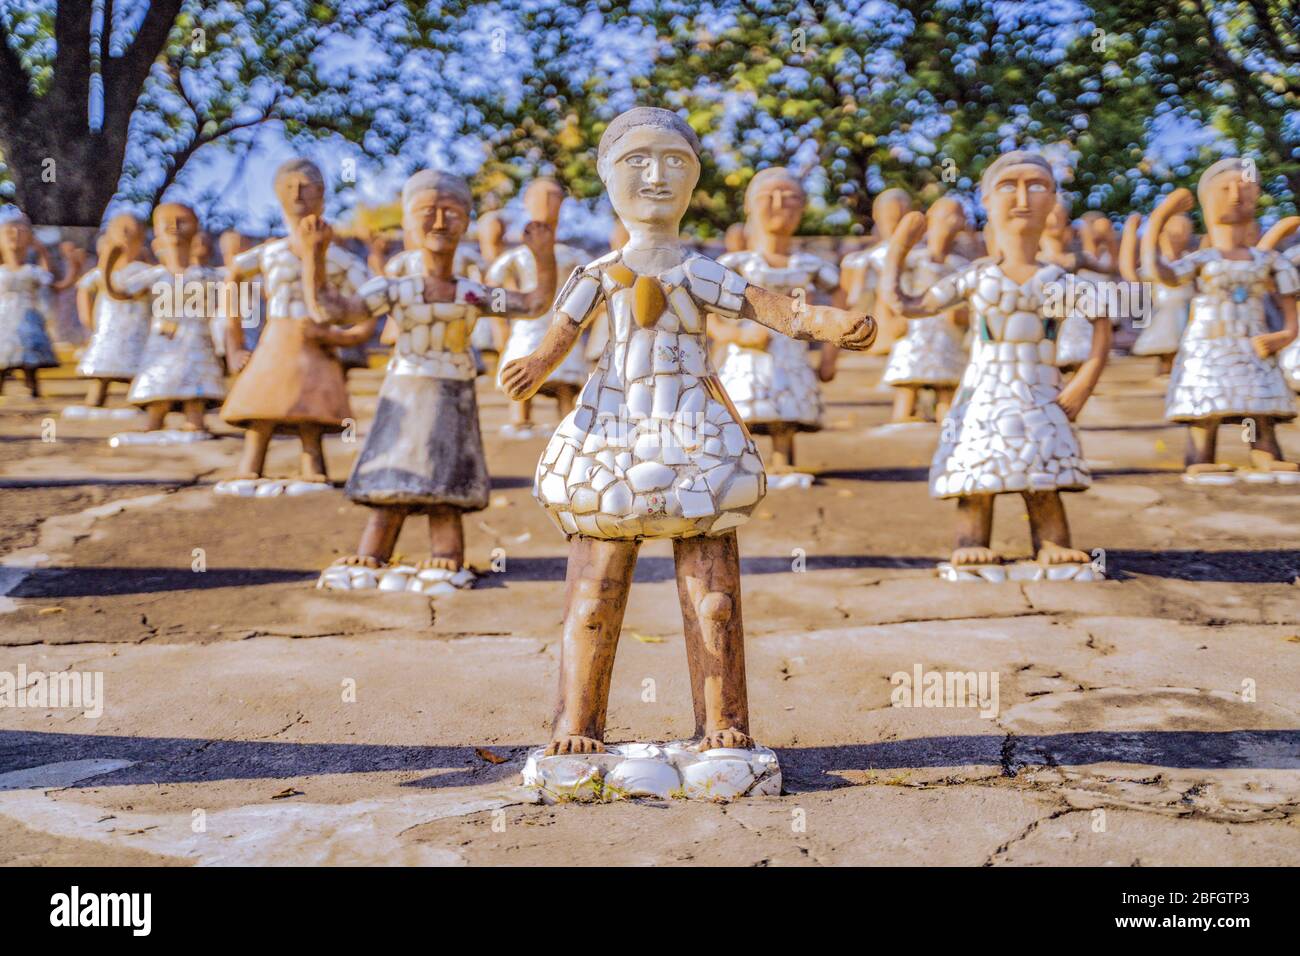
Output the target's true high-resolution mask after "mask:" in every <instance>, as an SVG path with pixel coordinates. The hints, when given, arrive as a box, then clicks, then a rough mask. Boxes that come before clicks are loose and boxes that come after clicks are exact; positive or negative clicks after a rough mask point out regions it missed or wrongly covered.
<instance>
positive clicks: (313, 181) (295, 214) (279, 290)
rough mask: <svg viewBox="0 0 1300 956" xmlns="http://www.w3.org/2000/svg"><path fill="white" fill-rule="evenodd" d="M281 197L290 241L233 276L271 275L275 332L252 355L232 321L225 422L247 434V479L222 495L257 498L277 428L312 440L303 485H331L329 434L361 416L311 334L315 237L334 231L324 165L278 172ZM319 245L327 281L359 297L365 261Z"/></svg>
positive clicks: (232, 270)
mask: <svg viewBox="0 0 1300 956" xmlns="http://www.w3.org/2000/svg"><path fill="white" fill-rule="evenodd" d="M275 192H276V196H277V197H278V198H279V200H280V208H281V209H282V210H283V212H284V219H285V224H286V225H287V226H288V229H289V235H288V236H287V237H286V238H284V239H273V240H271V241H269V242H264V243H262V244H261V245H260V246H256V247H255V248H253V249H250V250H248V251H247V252H243V253H240V254H239V255H237V256H235V257H234V260H233V261H232V263H231V264H230V266H229V267H228V270H227V275H228V278H229V280H230V281H231V282H232V283H236V284H237V283H243V282H248V281H249V280H251V279H253V278H255V277H257V276H261V278H262V281H263V283H264V284H265V290H264V291H265V294H266V300H267V320H266V326H265V327H264V328H263V330H262V335H261V338H260V339H259V340H258V343H257V348H256V350H255V351H254V352H253V353H252V355H251V357H250V355H249V353H248V351H247V350H246V349H245V348H244V337H243V335H244V333H243V328H242V325H241V322H240V318H239V316H238V315H231V316H230V318H229V321H228V325H227V332H226V342H227V345H226V361H227V364H228V365H229V366H230V369H231V371H232V372H236V373H238V377H237V378H236V379H235V383H234V385H233V387H232V388H231V390H230V397H229V398H228V399H227V400H226V404H225V405H224V406H223V407H222V409H221V418H222V420H223V421H225V422H227V423H229V424H231V425H235V426H237V427H239V428H244V429H247V431H246V432H245V434H244V454H243V457H242V458H241V459H240V463H239V474H238V475H237V476H236V480H242V481H243V482H244V483H243V484H239V485H233V484H232V485H224V483H223V484H219V485H218V490H228V491H230V492H232V493H248V492H246V490H245V489H247V488H249V487H251V485H252V484H254V483H256V480H257V479H261V478H262V476H263V474H264V472H265V468H266V452H267V448H268V446H269V445H270V442H271V436H272V435H273V434H274V433H275V432H277V431H291V432H296V433H297V435H298V438H299V441H300V442H301V443H302V455H301V482H300V483H299V484H301V483H302V482H306V483H314V484H318V485H319V486H321V487H324V486H325V483H326V482H328V480H329V479H328V478H327V477H326V470H325V452H324V450H323V448H322V446H321V438H322V436H323V435H324V434H326V433H329V432H339V431H342V430H343V428H344V426H345V423H346V422H348V421H349V420H351V418H352V408H351V405H350V404H349V403H348V393H347V387H346V385H345V383H344V378H343V365H342V363H341V361H340V359H339V355H338V353H337V352H336V351H335V349H334V347H333V346H331V345H329V344H327V343H325V342H322V341H319V340H318V339H316V338H315V337H313V336H312V335H309V334H308V333H309V331H311V330H309V329H308V327H307V323H309V322H313V321H315V320H314V319H312V318H311V316H310V315H309V314H308V311H307V305H306V301H305V299H304V297H303V286H302V272H303V263H302V259H303V256H304V255H305V241H308V240H312V239H314V237H315V236H317V235H318V234H320V233H321V232H323V231H325V230H326V228H327V227H326V225H325V223H324V221H323V220H322V219H321V213H322V212H323V210H324V208H325V180H324V178H323V177H322V176H321V173H320V170H319V169H318V168H317V167H316V165H315V164H314V163H311V162H308V161H306V160H291V161H290V162H288V163H285V164H284V165H283V166H281V167H280V169H279V170H278V171H277V172H276V174H275ZM312 248H313V249H314V250H315V251H317V252H319V253H320V254H321V255H322V256H324V264H323V267H324V270H325V279H324V281H325V282H326V283H327V284H328V285H329V286H330V287H331V288H332V289H335V290H337V291H338V292H339V294H341V295H352V294H355V293H356V291H357V289H359V288H360V287H361V284H362V283H363V282H365V281H366V278H367V273H366V267H365V264H364V263H363V262H362V261H361V260H360V259H358V258H357V257H356V256H354V255H352V254H351V253H348V252H345V251H344V250H343V249H340V248H339V247H338V246H335V245H325V246H320V245H315V244H314V245H313V246H312ZM230 297H231V300H232V301H235V300H237V299H238V293H237V292H235V291H232V292H231V293H230ZM232 311H233V310H232ZM250 480H252V481H251V482H250ZM223 486H224V487H223Z"/></svg>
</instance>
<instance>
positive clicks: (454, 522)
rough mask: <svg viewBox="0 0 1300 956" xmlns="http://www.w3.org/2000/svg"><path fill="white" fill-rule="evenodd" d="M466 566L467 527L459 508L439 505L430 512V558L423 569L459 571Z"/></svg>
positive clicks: (422, 563)
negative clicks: (463, 522)
mask: <svg viewBox="0 0 1300 956" xmlns="http://www.w3.org/2000/svg"><path fill="white" fill-rule="evenodd" d="M464 566H465V527H464V525H463V524H462V522H461V512H460V509H459V508H453V507H451V506H450V505H439V506H438V507H437V508H435V509H434V510H433V511H430V512H429V557H428V558H427V559H426V560H424V561H421V562H420V567H421V568H442V569H443V570H445V571H459V570H460V569H461V568H463V567H464Z"/></svg>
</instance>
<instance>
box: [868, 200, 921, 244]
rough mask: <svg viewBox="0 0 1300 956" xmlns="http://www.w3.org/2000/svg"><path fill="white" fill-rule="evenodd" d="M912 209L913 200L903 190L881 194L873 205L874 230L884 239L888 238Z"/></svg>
mask: <svg viewBox="0 0 1300 956" xmlns="http://www.w3.org/2000/svg"><path fill="white" fill-rule="evenodd" d="M911 211H912V200H910V199H909V198H907V194H906V193H904V192H901V191H895V192H889V193H884V194H882V195H880V196H879V197H878V198H877V199H876V201H875V202H874V203H873V204H872V206H871V218H872V219H874V220H875V226H874V230H875V231H876V232H878V233H880V236H881V238H882V239H888V238H889V237H890V236H892V235H893V234H894V230H895V229H897V228H898V223H899V221H900V220H902V218H903V217H904V216H906V215H907V214H908V213H909V212H911Z"/></svg>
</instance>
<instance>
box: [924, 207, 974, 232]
mask: <svg viewBox="0 0 1300 956" xmlns="http://www.w3.org/2000/svg"><path fill="white" fill-rule="evenodd" d="M925 228H926V231H927V232H930V233H933V234H934V235H936V236H942V237H944V238H945V239H949V240H951V239H955V238H956V237H957V236H959V235H960V234H961V233H962V231H963V230H964V229H965V228H966V210H965V209H963V208H962V206H961V203H959V202H957V201H956V200H955V199H936V200H935V201H934V203H932V204H931V206H930V208H929V209H928V210H927V211H926V214H925Z"/></svg>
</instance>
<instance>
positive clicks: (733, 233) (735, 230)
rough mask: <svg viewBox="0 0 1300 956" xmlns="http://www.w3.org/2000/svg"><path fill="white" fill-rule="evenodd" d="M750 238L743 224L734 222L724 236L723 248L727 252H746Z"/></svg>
mask: <svg viewBox="0 0 1300 956" xmlns="http://www.w3.org/2000/svg"><path fill="white" fill-rule="evenodd" d="M748 245H749V236H748V235H747V230H746V228H745V224H744V223H743V222H733V223H732V224H731V225H730V226H728V227H727V231H726V232H725V233H723V235H722V248H723V250H724V251H726V252H744V251H745V249H746V247H747V246H748Z"/></svg>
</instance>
